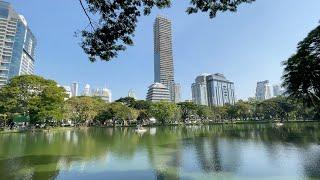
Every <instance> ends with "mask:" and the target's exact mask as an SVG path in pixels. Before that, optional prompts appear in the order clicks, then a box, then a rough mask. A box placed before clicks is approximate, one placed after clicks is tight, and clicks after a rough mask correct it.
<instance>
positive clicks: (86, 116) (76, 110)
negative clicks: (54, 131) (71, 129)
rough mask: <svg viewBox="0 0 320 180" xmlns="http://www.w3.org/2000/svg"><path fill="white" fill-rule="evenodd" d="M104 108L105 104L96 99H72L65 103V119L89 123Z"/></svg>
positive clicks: (83, 97) (84, 97) (85, 97)
mask: <svg viewBox="0 0 320 180" xmlns="http://www.w3.org/2000/svg"><path fill="white" fill-rule="evenodd" d="M104 106H106V104H105V102H104V101H103V100H101V99H98V98H93V97H87V96H80V97H72V98H70V99H68V100H67V101H66V104H65V118H67V119H71V120H73V121H75V122H77V123H85V122H86V123H90V122H91V121H92V120H94V119H95V117H96V116H97V115H98V113H99V112H101V110H102V109H103V107H104Z"/></svg>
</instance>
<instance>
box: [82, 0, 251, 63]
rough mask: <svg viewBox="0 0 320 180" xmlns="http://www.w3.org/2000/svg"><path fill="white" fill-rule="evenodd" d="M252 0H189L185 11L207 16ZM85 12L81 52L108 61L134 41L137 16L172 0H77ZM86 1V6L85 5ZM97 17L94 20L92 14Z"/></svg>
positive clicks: (164, 5) (92, 58) (165, 5)
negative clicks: (86, 22)
mask: <svg viewBox="0 0 320 180" xmlns="http://www.w3.org/2000/svg"><path fill="white" fill-rule="evenodd" d="M253 1H254V0H223V1H222V0H211V1H208V0H190V4H191V7H189V8H187V10H186V12H187V13H188V14H192V13H196V12H198V10H200V11H202V12H209V16H210V18H213V17H215V16H216V14H217V12H225V11H232V12H234V11H236V10H237V7H238V6H239V5H240V4H242V3H250V2H253ZM79 2H80V4H81V6H82V8H83V10H84V12H85V14H86V15H87V17H88V19H89V22H90V28H87V29H85V30H83V31H82V32H81V36H82V38H83V39H82V44H81V47H82V48H83V50H84V52H85V53H86V54H88V56H89V60H90V61H96V59H97V58H100V59H101V60H105V61H110V60H111V59H113V58H115V57H117V55H118V52H119V51H124V50H125V49H126V46H127V45H133V40H132V37H133V36H134V32H135V29H136V24H137V22H138V17H140V16H141V15H142V14H143V15H149V14H150V13H151V10H152V8H154V7H157V8H160V9H161V8H168V7H170V5H171V0H134V1H132V0H126V1H118V0H110V1H104V0H97V1H93V0H79ZM83 2H86V5H87V8H86V7H85V4H84V3H83ZM91 16H93V17H96V18H97V20H94V19H93V18H91Z"/></svg>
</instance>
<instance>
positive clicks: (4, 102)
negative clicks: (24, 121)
mask: <svg viewBox="0 0 320 180" xmlns="http://www.w3.org/2000/svg"><path fill="white" fill-rule="evenodd" d="M65 97H66V94H65V91H64V89H63V88H60V87H58V86H57V83H56V82H55V81H52V80H47V79H44V78H42V77H39V76H35V75H23V76H17V77H14V78H12V79H10V81H9V83H8V84H7V85H6V86H4V87H3V88H1V89H0V110H1V111H3V113H6V114H8V115H9V117H11V118H12V116H13V115H14V114H20V115H25V116H29V117H30V121H31V122H32V123H35V122H39V121H46V120H60V119H62V107H63V102H64V98H65Z"/></svg>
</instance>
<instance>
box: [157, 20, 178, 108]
mask: <svg viewBox="0 0 320 180" xmlns="http://www.w3.org/2000/svg"><path fill="white" fill-rule="evenodd" d="M153 31H154V82H155V83H161V84H163V85H165V86H166V87H167V88H168V89H169V92H170V100H171V101H172V102H175V97H179V96H180V95H177V96H175V94H174V93H175V87H174V84H175V82H174V68H173V55H172V32H171V31H172V28H171V21H170V20H169V19H167V18H165V17H162V16H158V17H157V18H156V20H155V22H154V26H153Z"/></svg>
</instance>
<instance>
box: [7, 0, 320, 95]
mask: <svg viewBox="0 0 320 180" xmlns="http://www.w3.org/2000/svg"><path fill="white" fill-rule="evenodd" d="M7 2H10V3H12V5H13V7H14V9H15V10H16V11H17V12H18V13H19V14H22V15H23V16H24V17H25V18H26V20H27V22H28V25H29V27H30V29H31V30H32V32H33V33H34V34H35V36H36V38H37V42H38V44H37V47H36V63H35V66H36V67H35V68H36V74H37V75H40V76H44V77H45V78H48V79H53V80H55V81H57V82H58V83H59V84H61V85H70V84H71V83H72V82H73V81H77V82H79V84H80V89H79V91H80V92H82V91H83V87H84V85H85V84H90V85H91V87H92V88H99V87H100V88H102V87H105V86H107V87H108V88H109V89H111V91H112V96H113V97H112V98H113V100H115V99H118V98H120V97H125V96H127V94H128V91H129V90H130V89H133V90H134V91H135V93H136V95H137V97H138V98H139V99H145V97H146V93H147V88H148V86H149V85H151V84H152V83H153V80H154V74H153V22H154V20H155V17H156V16H157V15H163V16H166V17H167V18H169V19H170V20H171V21H172V33H173V60H174V71H175V81H176V82H178V83H180V84H181V87H182V89H181V91H182V99H183V100H188V99H191V84H192V82H193V81H194V79H195V78H196V76H197V75H200V74H202V73H222V74H224V75H225V76H226V78H227V79H228V80H230V81H233V82H234V84H235V95H236V98H237V99H247V98H248V97H253V96H254V94H255V87H256V83H257V81H262V80H269V81H270V83H271V84H272V85H273V84H278V83H280V82H281V76H282V73H283V66H282V65H281V62H282V61H284V60H287V59H288V58H289V57H290V56H291V55H292V54H293V53H294V52H295V50H296V46H297V43H298V42H299V41H301V40H303V39H304V38H305V37H306V36H307V34H308V33H309V32H310V31H311V30H312V29H314V28H315V27H316V26H317V25H319V22H320V21H319V20H320V1H319V0H307V1H303V3H302V1H301V0H281V1H279V0H257V1H256V2H254V3H252V4H244V5H241V6H240V7H239V9H238V11H237V12H236V13H232V12H225V13H219V14H218V15H217V17H216V18H214V19H210V18H209V17H208V14H206V13H198V14H195V15H187V14H186V13H185V10H186V8H187V7H188V5H189V4H188V3H189V0H184V1H181V0H173V3H172V6H171V8H168V9H163V10H158V9H153V11H152V13H151V14H150V15H149V16H143V17H140V18H139V22H138V24H137V28H136V32H135V36H134V38H133V40H134V46H129V47H128V48H127V50H126V51H125V52H120V54H119V56H118V57H117V58H115V59H113V60H112V61H110V62H105V61H98V62H95V63H91V62H89V60H88V58H87V56H86V54H85V53H84V52H83V50H82V49H81V47H80V45H79V44H80V42H81V39H80V38H79V37H76V36H75V32H77V31H80V30H82V29H84V28H86V27H87V25H88V20H87V18H86V16H85V15H84V13H83V11H82V9H81V6H80V5H79V1H78V0H54V1H53V0H7Z"/></svg>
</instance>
